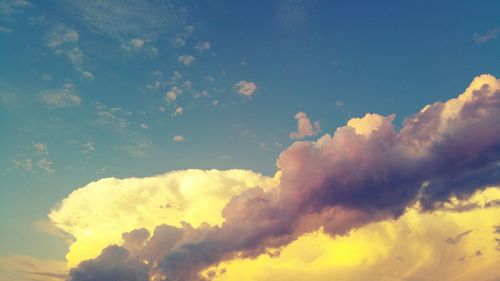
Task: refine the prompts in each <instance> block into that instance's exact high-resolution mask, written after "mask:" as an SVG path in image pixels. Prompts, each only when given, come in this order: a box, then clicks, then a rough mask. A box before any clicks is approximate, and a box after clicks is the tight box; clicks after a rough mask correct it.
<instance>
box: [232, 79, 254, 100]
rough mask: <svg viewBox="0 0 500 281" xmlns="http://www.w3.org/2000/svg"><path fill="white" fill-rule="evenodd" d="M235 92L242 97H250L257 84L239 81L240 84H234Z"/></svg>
mask: <svg viewBox="0 0 500 281" xmlns="http://www.w3.org/2000/svg"><path fill="white" fill-rule="evenodd" d="M234 89H235V91H236V92H237V93H238V94H239V95H241V96H244V97H252V96H253V94H254V93H255V91H256V90H257V84H255V83H254V82H249V81H245V80H241V81H240V82H238V83H236V84H234Z"/></svg>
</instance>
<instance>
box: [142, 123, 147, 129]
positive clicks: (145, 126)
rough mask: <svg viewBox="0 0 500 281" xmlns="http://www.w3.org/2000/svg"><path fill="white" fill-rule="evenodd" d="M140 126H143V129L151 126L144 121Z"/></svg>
mask: <svg viewBox="0 0 500 281" xmlns="http://www.w3.org/2000/svg"><path fill="white" fill-rule="evenodd" d="M140 126H141V128H143V129H147V128H149V127H148V125H147V124H144V123H141V125H140Z"/></svg>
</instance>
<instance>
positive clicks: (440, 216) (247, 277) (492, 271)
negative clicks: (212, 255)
mask: <svg viewBox="0 0 500 281" xmlns="http://www.w3.org/2000/svg"><path fill="white" fill-rule="evenodd" d="M498 199H500V189H498V188H491V189H488V190H486V191H484V192H480V193H478V194H477V195H475V196H474V197H473V198H471V200H469V203H478V204H479V206H483V207H484V206H485V205H487V204H486V202H488V201H491V200H498ZM499 224H500V206H496V207H489V208H482V207H479V208H477V209H473V210H469V211H466V212H448V211H447V212H436V213H427V214H422V213H419V212H418V211H417V210H415V209H411V210H410V211H409V212H408V213H406V214H405V215H404V216H402V217H401V218H399V219H398V220H396V221H386V222H379V223H373V224H370V225H368V226H366V227H363V228H360V229H357V230H355V231H352V232H351V233H350V234H349V235H348V236H340V237H336V238H331V237H329V236H327V235H326V234H324V233H323V232H321V231H318V232H315V233H312V234H308V235H304V236H302V237H301V238H299V239H298V240H296V241H295V242H293V243H292V244H290V245H288V246H286V247H285V248H284V249H282V251H281V255H280V256H279V257H274V258H272V257H271V256H269V255H261V256H260V257H258V258H257V259H254V260H250V259H248V260H234V261H232V262H228V263H225V264H222V265H219V266H218V267H217V268H215V269H214V268H211V269H207V271H206V272H205V273H208V272H209V271H213V272H216V278H215V279H214V281H233V280H238V281H290V280H315V281H323V280H324V281H331V280H332V279H333V280H342V281H366V280H373V281H377V280H380V281H382V280H383V281H389V280H401V281H402V280H419V281H438V280H439V281H446V280H454V281H467V280H478V279H477V278H478V277H481V278H482V279H480V280H488V281H490V280H491V281H492V280H496V279H495V278H498V277H500V267H498V265H499V264H500V251H498V250H497V249H495V248H496V246H497V242H496V241H495V238H500V234H497V233H494V226H496V225H499ZM468 231H470V232H468ZM460 234H462V235H460ZM221 270H222V272H225V273H221Z"/></svg>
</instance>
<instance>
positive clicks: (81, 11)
mask: <svg viewBox="0 0 500 281" xmlns="http://www.w3.org/2000/svg"><path fill="white" fill-rule="evenodd" d="M65 4H66V5H68V6H69V7H70V9H68V10H70V11H72V12H73V13H74V15H75V16H76V18H77V19H80V20H81V22H82V23H84V24H85V25H86V26H88V27H89V29H90V30H92V31H94V32H96V33H99V34H103V35H106V36H108V37H111V38H114V39H116V40H119V41H126V40H128V39H131V38H137V37H140V38H149V39H153V38H156V37H157V36H158V35H159V34H160V33H161V32H163V31H164V30H169V29H170V28H173V27H177V26H179V25H183V24H184V18H185V12H184V10H183V7H182V5H179V4H178V3H177V2H175V1H161V2H160V1H154V2H150V1H140V0H125V1H118V0H106V1H105V0H96V1H90V2H89V1H84V0H71V1H70V0H68V1H65Z"/></svg>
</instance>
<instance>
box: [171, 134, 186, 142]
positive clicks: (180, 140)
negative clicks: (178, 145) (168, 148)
mask: <svg viewBox="0 0 500 281" xmlns="http://www.w3.org/2000/svg"><path fill="white" fill-rule="evenodd" d="M172 140H173V141H175V142H183V141H184V140H185V138H184V137H183V136H181V135H175V136H174V137H173V138H172Z"/></svg>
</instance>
